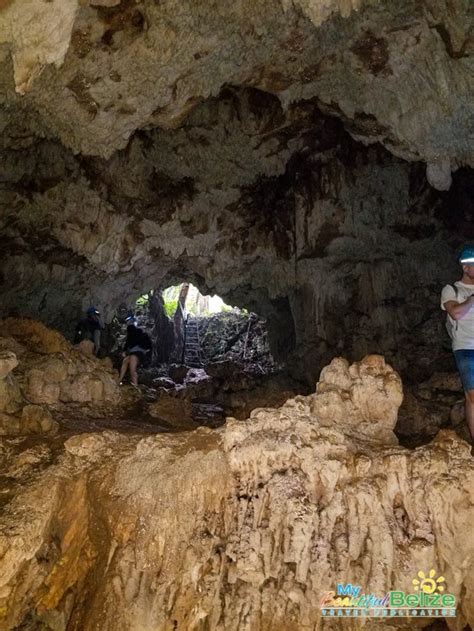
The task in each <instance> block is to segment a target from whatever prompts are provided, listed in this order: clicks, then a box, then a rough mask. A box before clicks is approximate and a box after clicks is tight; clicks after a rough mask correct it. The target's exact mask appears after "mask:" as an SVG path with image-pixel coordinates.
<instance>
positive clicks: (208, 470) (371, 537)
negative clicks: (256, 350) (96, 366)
mask: <svg viewBox="0 0 474 631" xmlns="http://www.w3.org/2000/svg"><path fill="white" fill-rule="evenodd" d="M329 395H330V400H328V396H329ZM318 399H321V401H322V402H318ZM400 401H401V384H400V380H399V378H398V376H397V375H396V373H394V372H393V371H392V370H391V369H390V367H388V366H387V365H386V364H385V363H384V362H383V360H382V358H380V357H377V356H376V357H374V356H371V357H367V358H365V359H364V360H363V361H362V362H360V363H358V364H355V365H351V366H349V365H348V364H347V363H346V362H345V361H343V360H336V361H335V362H334V363H333V364H331V366H329V367H328V368H327V370H326V372H325V375H324V376H323V379H322V381H321V383H320V384H318V391H317V392H316V394H314V395H311V396H309V397H303V396H298V397H296V398H295V399H292V400H290V401H288V402H287V403H286V404H285V405H283V406H282V407H281V408H279V409H260V410H255V411H254V412H253V413H252V414H251V417H250V419H248V420H247V421H244V422H242V421H235V420H228V422H227V425H226V426H225V427H223V428H221V429H220V430H217V431H216V432H211V431H210V430H208V429H201V430H197V431H195V432H192V433H185V434H174V435H161V436H153V437H148V438H145V439H140V438H139V437H133V436H124V435H119V434H117V433H114V432H104V433H102V434H85V435H84V434H82V435H79V436H74V437H72V438H70V439H69V440H68V441H67V442H66V443H65V452H64V453H63V455H61V456H60V457H59V460H58V461H57V463H56V464H55V465H54V466H48V465H47V464H44V465H43V468H42V471H41V472H40V473H38V474H37V475H36V478H35V479H34V480H32V481H31V482H30V483H29V484H28V485H24V486H23V487H22V488H21V489H17V491H16V494H14V496H13V497H12V498H11V500H10V502H9V504H8V505H7V506H6V508H5V510H4V513H3V515H2V517H1V518H0V555H1V559H2V563H1V564H0V598H1V607H0V611H1V612H2V622H1V628H2V629H13V628H14V627H15V626H17V625H20V624H21V623H22V624H23V626H22V628H24V629H36V628H39V625H41V624H44V625H46V628H51V629H58V628H60V629H67V630H68V631H72V630H78V631H79V629H80V630H81V631H92V630H93V629H97V628H100V629H101V630H103V631H112V630H113V631H130V630H136V631H138V630H142V631H151V629H160V630H163V631H167V630H170V631H171V630H172V629H177V630H182V631H184V630H186V631H188V630H191V629H208V630H209V631H214V630H216V631H217V630H220V631H224V630H225V631H264V630H265V631H270V630H271V631H275V630H276V631H280V630H281V631H283V630H285V631H300V630H301V629H315V628H316V629H339V628H340V629H342V628H344V629H352V628H354V629H355V628H356V627H357V624H355V623H354V624H353V623H351V622H350V621H347V624H344V625H343V624H342V623H338V622H337V621H327V620H322V619H321V618H320V610H319V602H320V598H321V596H322V595H323V593H324V592H326V591H328V590H332V589H334V588H335V585H336V583H337V582H340V581H347V582H350V583H352V584H360V585H361V586H362V587H363V590H364V591H367V592H375V593H385V592H386V591H387V590H389V589H404V590H406V591H407V592H408V591H411V590H412V589H413V586H412V579H413V578H415V577H416V576H417V573H418V571H419V570H423V571H425V572H428V571H429V570H430V569H431V568H435V569H436V571H437V572H438V573H439V574H442V575H443V576H444V577H445V580H446V586H447V590H448V591H449V592H450V593H453V594H454V595H455V596H456V597H457V598H458V617H457V618H456V619H451V621H449V622H448V624H449V625H450V629H452V630H453V631H454V630H457V631H460V630H461V629H462V628H463V626H464V625H465V624H466V623H470V624H471V625H472V624H473V623H474V607H473V598H472V595H473V589H474V570H473V567H474V566H473V560H474V540H473V538H472V537H469V536H468V533H469V532H471V529H472V520H473V511H474V508H473V507H474V495H473V494H474V465H473V462H474V461H473V459H472V457H471V456H470V453H469V447H468V445H467V444H466V443H465V442H464V441H462V440H460V439H459V438H458V437H457V436H456V435H455V434H453V433H452V432H447V431H444V432H441V433H440V434H439V435H438V436H437V437H436V439H435V440H434V441H433V442H432V443H430V444H429V445H425V446H423V447H420V448H417V449H415V450H413V451H410V450H407V449H405V448H402V447H398V446H397V445H396V444H395V441H394V440H393V437H391V436H390V430H391V428H393V425H394V420H395V417H396V412H397V409H398V407H399V405H400ZM327 406H331V409H332V411H333V413H334V416H335V419H336V420H335V422H334V423H333V424H332V425H328V423H327V422H326V420H325V418H324V410H325V409H326V408H327ZM341 410H343V411H344V413H346V414H347V417H344V415H343V414H340V413H339V412H340V411H341ZM319 415H321V417H320V416H319ZM376 427H378V428H379V430H380V431H379V432H376V431H374V430H375V428H376ZM32 459H33V460H35V461H44V459H45V456H42V455H41V454H40V452H38V453H37V455H36V456H34V454H32V453H30V454H29V455H28V457H26V456H25V459H24V460H25V463H27V462H29V461H31V460H32ZM41 459H43V460H41ZM25 466H26V464H25ZM35 625H36V626H35ZM341 625H342V626H341ZM398 625H399V626H398V627H397V628H406V629H408V628H410V629H413V628H415V627H416V621H415V622H414V621H409V622H408V623H404V622H403V621H399V622H398ZM421 626H422V625H421ZM357 628H358V627H357ZM365 628H367V629H369V630H375V629H387V630H388V629H393V628H395V627H394V626H393V624H392V623H391V622H388V623H386V622H383V621H379V620H375V621H372V622H370V621H368V622H367V624H366V626H365Z"/></svg>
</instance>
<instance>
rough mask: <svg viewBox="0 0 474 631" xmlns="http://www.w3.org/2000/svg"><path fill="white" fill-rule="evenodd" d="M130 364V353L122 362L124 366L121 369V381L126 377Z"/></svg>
mask: <svg viewBox="0 0 474 631" xmlns="http://www.w3.org/2000/svg"><path fill="white" fill-rule="evenodd" d="M129 364H130V355H128V356H127V357H125V358H124V360H123V362H122V367H121V369H120V378H119V381H120V383H122V381H123V378H124V377H125V374H126V372H127V369H128V366H129Z"/></svg>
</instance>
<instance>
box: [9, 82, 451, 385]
mask: <svg viewBox="0 0 474 631" xmlns="http://www.w3.org/2000/svg"><path fill="white" fill-rule="evenodd" d="M2 160H3V164H4V173H5V180H4V183H3V187H2V191H1V197H0V199H1V203H2V215H1V220H0V221H1V224H0V225H1V234H2V241H3V254H4V256H3V260H2V264H1V278H0V282H1V292H2V296H3V300H2V303H1V306H0V313H1V315H12V314H16V313H19V314H20V315H30V316H33V317H39V318H40V319H42V320H44V321H45V322H46V323H47V324H49V325H53V326H55V327H57V328H59V329H60V330H62V331H64V332H65V333H66V334H70V333H71V331H72V327H73V325H74V323H75V320H76V319H77V317H79V315H80V313H81V310H82V309H84V308H85V307H86V306H87V305H88V304H95V305H98V306H99V307H100V308H102V309H103V310H104V312H105V315H106V317H108V318H110V317H111V316H112V314H113V312H114V310H115V309H116V307H117V306H118V305H119V304H120V303H122V302H124V301H125V302H127V301H130V300H131V299H132V298H134V297H136V296H138V295H140V294H141V293H143V292H144V291H147V290H149V288H150V287H166V286H168V285H170V284H172V283H173V282H177V281H180V280H190V281H192V282H193V283H195V284H197V285H198V286H199V287H200V289H201V290H202V291H204V292H213V293H218V294H219V295H221V296H223V297H224V298H226V299H227V300H228V301H229V302H231V303H233V304H240V305H242V306H245V307H248V308H250V309H253V310H255V311H257V312H258V313H260V314H262V315H264V316H266V317H268V318H269V328H270V339H271V342H272V347H273V350H274V352H275V354H276V356H277V357H279V358H282V357H288V355H289V357H290V364H291V365H292V367H293V370H294V371H296V372H299V373H301V376H310V378H311V379H312V378H313V377H314V376H315V375H316V373H317V371H318V369H319V368H320V367H321V365H322V364H324V363H326V362H327V361H328V360H329V359H330V358H331V357H332V356H333V355H334V354H335V353H340V352H344V353H345V354H347V355H348V356H349V357H351V358H353V359H356V358H358V357H360V356H362V355H363V354H365V353H366V352H372V351H377V352H383V353H384V354H386V355H387V356H388V357H389V359H390V360H391V361H393V362H394V364H395V365H396V366H397V367H398V368H399V369H401V370H403V369H405V368H407V367H408V366H412V367H413V365H414V364H416V365H417V366H421V367H422V368H423V369H428V370H429V368H430V366H432V365H433V364H434V363H435V362H437V361H439V357H440V354H442V353H443V349H442V339H443V335H444V334H443V331H442V321H441V318H440V316H439V314H438V294H439V289H440V286H441V285H442V284H443V283H444V282H445V281H447V280H448V279H450V278H451V275H452V274H455V273H456V268H455V265H454V264H453V261H452V251H451V247H452V243H453V235H455V230H454V228H453V226H452V225H450V224H449V221H447V217H448V202H447V199H448V198H447V197H446V195H445V194H442V193H440V192H437V191H435V190H434V189H433V188H432V187H431V186H430V185H429V183H428V181H427V179H426V176H425V173H424V167H423V166H422V165H420V164H416V163H415V164H413V163H409V162H407V161H404V160H402V159H399V158H396V157H394V156H393V155H391V154H390V153H389V152H388V151H387V150H385V149H384V148H383V147H381V146H380V145H376V146H371V147H365V146H364V145H362V144H361V143H358V142H357V141H354V140H353V139H352V138H351V137H350V135H349V134H348V133H347V132H346V131H345V129H344V127H343V125H342V123H341V122H340V121H339V120H337V119H335V118H333V117H328V116H326V115H324V114H322V113H321V111H320V109H319V108H318V107H317V105H316V104H315V103H313V102H301V103H298V104H296V105H295V106H293V107H291V108H290V109H289V110H287V111H286V112H285V111H284V110H283V109H282V107H281V105H280V103H279V101H278V100H277V99H275V98H274V97H272V96H271V95H268V94H266V93H262V92H259V91H255V90H249V89H246V90H239V89H237V88H229V89H226V90H225V91H224V92H223V93H222V94H221V95H220V96H219V97H217V98H214V99H211V100H210V101H208V102H206V103H204V104H202V105H201V106H199V107H197V108H196V109H195V111H194V112H193V113H192V114H191V115H190V117H189V119H188V121H187V122H186V124H184V125H183V126H182V127H181V128H180V129H179V130H177V131H163V130H153V131H149V132H141V133H139V134H137V135H136V136H135V137H134V138H133V140H132V141H131V142H130V144H129V145H128V147H127V148H126V149H125V150H123V151H120V152H118V153H117V154H115V155H114V156H113V157H112V158H111V159H110V160H105V159H102V158H94V157H89V158H86V157H84V156H74V155H73V153H72V152H71V151H70V150H68V149H66V148H64V147H63V146H61V145H60V144H59V143H54V142H52V141H50V140H41V141H38V140H36V139H29V141H28V142H26V143H25V146H24V147H23V148H21V149H19V148H16V149H8V150H7V149H5V150H4V151H3V152H2ZM415 347H417V349H416V350H415ZM433 347H435V348H433ZM413 353H416V357H415V356H414V355H413Z"/></svg>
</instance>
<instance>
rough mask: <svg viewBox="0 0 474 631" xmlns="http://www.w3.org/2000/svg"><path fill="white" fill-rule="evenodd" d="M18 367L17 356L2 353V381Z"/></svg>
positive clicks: (0, 377) (0, 365)
mask: <svg viewBox="0 0 474 631" xmlns="http://www.w3.org/2000/svg"><path fill="white" fill-rule="evenodd" d="M17 366H18V359H17V358H16V355H15V354H14V353H12V352H10V351H0V379H5V377H6V376H7V375H8V374H9V373H10V372H11V371H12V370H13V369H14V368H16V367H17Z"/></svg>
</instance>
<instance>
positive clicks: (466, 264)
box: [441, 245, 474, 447]
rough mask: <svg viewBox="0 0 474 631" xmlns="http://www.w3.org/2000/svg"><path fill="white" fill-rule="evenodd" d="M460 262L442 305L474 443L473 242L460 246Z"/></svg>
mask: <svg viewBox="0 0 474 631" xmlns="http://www.w3.org/2000/svg"><path fill="white" fill-rule="evenodd" d="M459 263H460V264H461V267H462V272H463V274H462V278H461V280H458V281H457V282H456V283H454V285H446V286H445V287H443V291H442V292H441V308H442V309H443V310H444V311H446V312H447V319H446V328H447V329H448V333H449V335H450V337H451V341H452V348H453V352H454V357H455V359H456V365H457V368H458V371H459V375H460V377H461V382H462V386H463V389H464V394H465V407H466V421H467V424H468V427H469V433H470V435H471V444H472V445H473V447H474V246H470V245H467V246H465V247H464V248H463V249H462V250H461V253H460V255H459Z"/></svg>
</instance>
